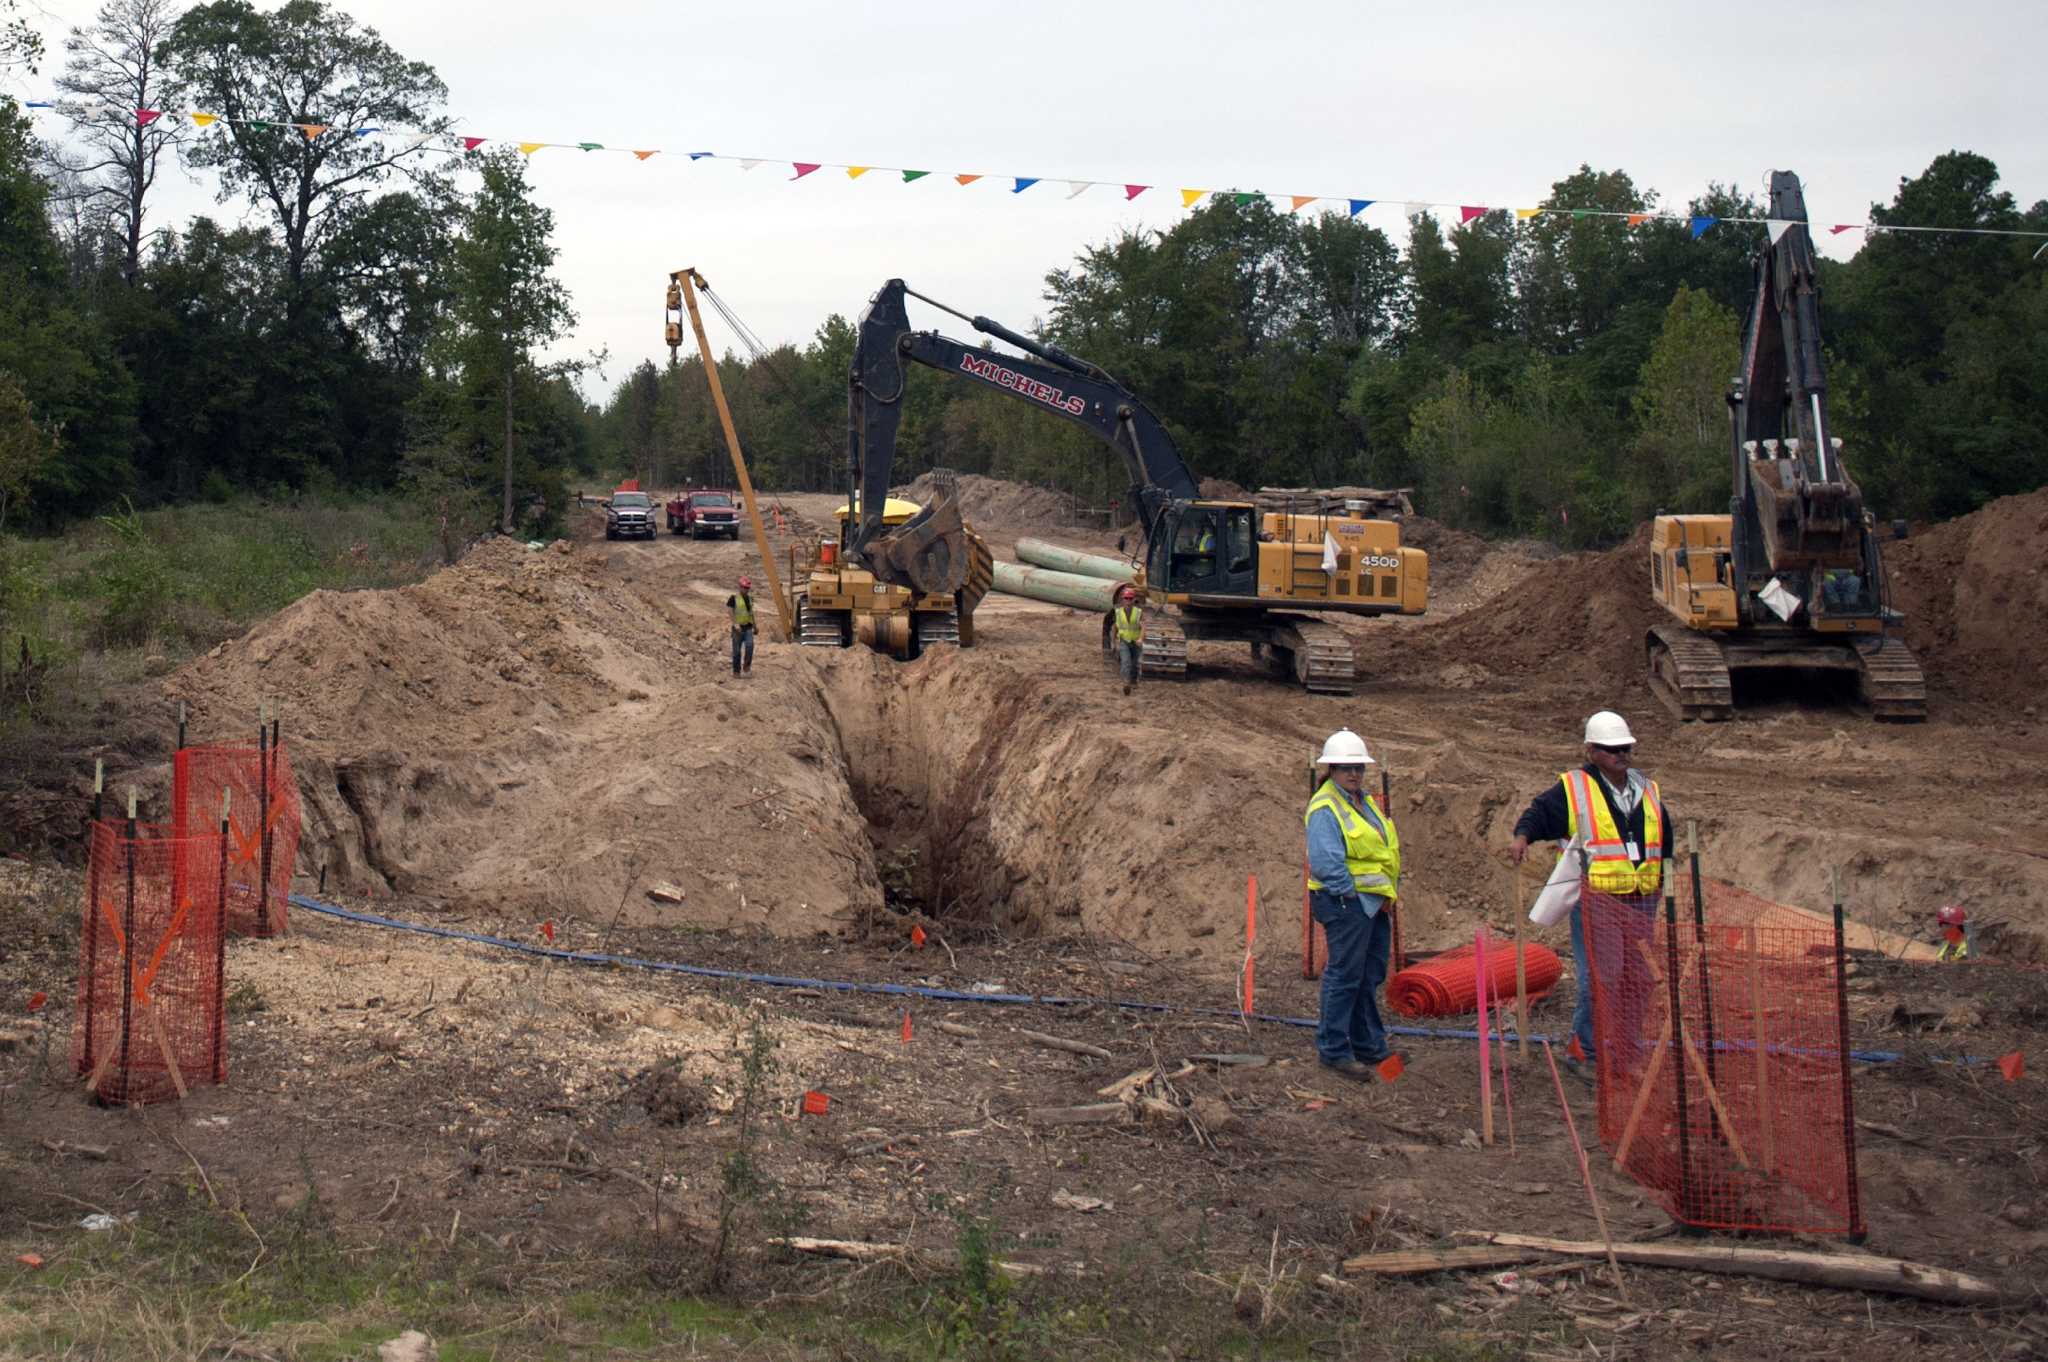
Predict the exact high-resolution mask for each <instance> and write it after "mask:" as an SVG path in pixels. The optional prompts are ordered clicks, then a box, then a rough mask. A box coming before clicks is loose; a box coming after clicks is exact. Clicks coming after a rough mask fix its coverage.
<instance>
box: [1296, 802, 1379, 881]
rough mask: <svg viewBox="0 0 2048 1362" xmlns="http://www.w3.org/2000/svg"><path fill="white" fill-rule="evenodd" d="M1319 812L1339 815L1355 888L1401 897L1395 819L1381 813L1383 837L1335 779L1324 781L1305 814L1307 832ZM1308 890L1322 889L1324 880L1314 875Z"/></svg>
mask: <svg viewBox="0 0 2048 1362" xmlns="http://www.w3.org/2000/svg"><path fill="white" fill-rule="evenodd" d="M1367 797H1368V798H1370V796H1367ZM1317 809H1328V810H1329V811H1330V812H1331V813H1333V814H1335V815H1336V816H1337V827H1338V828H1339V829H1340V830H1341V831H1342V832H1343V834H1344V868H1345V869H1347V870H1349V871H1350V872H1351V883H1352V886H1353V887H1354V888H1356V889H1357V891H1358V892H1359V893H1361V894H1378V895H1381V896H1382V897H1384V898H1389V899H1393V898H1399V897H1400V894H1399V890H1400V888H1401V834H1400V833H1399V832H1397V831H1395V829H1394V820H1393V818H1392V817H1390V816H1389V815H1388V814H1387V813H1386V811H1385V810H1380V824H1381V826H1382V827H1384V828H1386V830H1387V832H1386V836H1384V837H1382V836H1381V835H1380V833H1379V830H1378V829H1377V828H1375V827H1373V825H1372V820H1371V819H1369V818H1367V817H1366V816H1365V815H1364V814H1362V813H1360V812H1359V811H1358V810H1357V809H1356V808H1354V807H1353V806H1352V803H1351V801H1350V800H1348V799H1346V798H1345V797H1344V792H1343V791H1342V790H1340V789H1338V788H1337V783H1336V782H1335V781H1333V780H1326V781H1324V782H1323V783H1322V786H1321V788H1319V789H1318V790H1317V791H1316V792H1315V797H1314V798H1312V799H1310V800H1309V802H1308V808H1307V809H1305V810H1303V811H1302V815H1301V825H1302V827H1303V828H1304V829H1305V828H1307V827H1308V820H1309V819H1310V818H1312V817H1313V816H1314V815H1315V811H1316V810H1317ZM1308 887H1309V888H1311V889H1321V888H1322V887H1323V885H1322V881H1320V880H1318V879H1316V878H1315V877H1314V876H1310V877H1309V881H1308Z"/></svg>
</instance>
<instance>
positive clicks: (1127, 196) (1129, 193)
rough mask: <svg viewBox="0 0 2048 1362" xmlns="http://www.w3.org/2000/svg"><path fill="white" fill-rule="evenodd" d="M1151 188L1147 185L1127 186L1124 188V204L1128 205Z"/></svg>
mask: <svg viewBox="0 0 2048 1362" xmlns="http://www.w3.org/2000/svg"><path fill="white" fill-rule="evenodd" d="M1151 187H1152V186H1151V185H1149V184H1127V185H1125V186H1124V202H1125V203H1129V202H1130V201H1131V200H1132V199H1135V198H1137V197H1138V195H1140V194H1142V193H1144V192H1145V191H1146V190H1148V189H1150V188H1151Z"/></svg>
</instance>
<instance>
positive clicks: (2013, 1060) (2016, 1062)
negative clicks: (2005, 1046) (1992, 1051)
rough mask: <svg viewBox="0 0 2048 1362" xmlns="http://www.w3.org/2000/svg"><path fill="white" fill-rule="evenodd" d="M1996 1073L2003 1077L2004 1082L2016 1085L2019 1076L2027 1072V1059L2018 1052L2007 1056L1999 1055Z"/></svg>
mask: <svg viewBox="0 0 2048 1362" xmlns="http://www.w3.org/2000/svg"><path fill="white" fill-rule="evenodd" d="M1998 1071H1999V1072H2000V1073H2002V1074H2004V1075H2005V1081H2006V1082H2008V1083H2017V1082H2019V1081H2020V1075H2021V1074H2023V1073H2025V1072H2026V1071H2027V1057H2026V1056H2025V1055H2023V1054H2021V1053H2020V1052H2019V1051H2018V1050H2015V1051H2013V1052H2012V1053H2011V1054H2009V1055H2000V1056H1999V1057H1998Z"/></svg>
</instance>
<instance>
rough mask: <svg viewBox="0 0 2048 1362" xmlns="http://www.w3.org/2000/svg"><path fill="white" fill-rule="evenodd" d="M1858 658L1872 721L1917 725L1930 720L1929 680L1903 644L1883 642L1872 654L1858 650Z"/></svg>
mask: <svg viewBox="0 0 2048 1362" xmlns="http://www.w3.org/2000/svg"><path fill="white" fill-rule="evenodd" d="M1856 656H1857V660H1858V662H1859V663H1860V666H1859V668H1858V670H1859V672H1860V675H1861V680H1862V689H1863V700H1864V703H1865V704H1868V705H1869V706H1870V714H1871V717H1872V718H1876V719H1891V720H1894V721H1897V722H1900V723H1918V722H1919V721H1921V720H1922V719H1925V718H1926V717H1927V679H1926V677H1925V676H1923V675H1922V674H1921V672H1920V663H1919V661H1918V660H1917V659H1915V658H1914V656H1913V654H1912V653H1911V652H1910V651H1909V650H1908V649H1907V647H1906V645H1905V644H1904V643H1902V642H1900V641H1899V640H1898V639H1895V638H1887V639H1883V640H1881V641H1880V642H1879V644H1878V646H1877V647H1876V648H1874V649H1872V650H1870V651H1869V652H1864V651H1863V650H1862V649H1860V648H1859V649H1857V653H1856Z"/></svg>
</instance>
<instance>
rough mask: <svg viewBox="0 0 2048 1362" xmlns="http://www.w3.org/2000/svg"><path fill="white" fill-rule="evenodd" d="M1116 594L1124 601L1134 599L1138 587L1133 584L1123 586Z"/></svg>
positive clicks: (1136, 595)
mask: <svg viewBox="0 0 2048 1362" xmlns="http://www.w3.org/2000/svg"><path fill="white" fill-rule="evenodd" d="M1116 594H1117V596H1118V598H1119V599H1122V600H1126V601H1134V600H1136V599H1137V598H1138V588H1136V587H1134V586H1125V587H1123V588H1122V589H1121V590H1119V591H1118V592H1117V593H1116Z"/></svg>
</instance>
